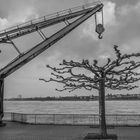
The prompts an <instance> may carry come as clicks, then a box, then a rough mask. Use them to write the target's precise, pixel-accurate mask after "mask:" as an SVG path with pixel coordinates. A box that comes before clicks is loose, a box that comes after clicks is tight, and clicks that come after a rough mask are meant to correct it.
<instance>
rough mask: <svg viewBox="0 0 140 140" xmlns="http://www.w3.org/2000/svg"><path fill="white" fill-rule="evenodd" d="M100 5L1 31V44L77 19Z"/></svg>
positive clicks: (79, 8) (65, 11) (86, 6)
mask: <svg viewBox="0 0 140 140" xmlns="http://www.w3.org/2000/svg"><path fill="white" fill-rule="evenodd" d="M98 4H99V2H98V3H91V4H89V5H83V6H78V7H74V8H71V9H67V10H63V11H60V12H57V13H54V14H51V15H46V16H44V17H41V18H38V19H34V20H30V21H28V22H26V23H23V24H20V25H16V26H14V27H11V28H8V29H5V30H2V31H0V43H8V41H9V40H12V39H15V38H18V37H21V36H24V35H26V34H30V33H32V32H35V31H37V30H38V29H43V28H46V27H49V26H52V25H54V24H58V23H60V22H63V21H66V20H70V19H73V18H76V17H78V16H81V15H83V14H86V13H88V12H91V11H92V10H93V8H94V7H95V6H97V5H98Z"/></svg>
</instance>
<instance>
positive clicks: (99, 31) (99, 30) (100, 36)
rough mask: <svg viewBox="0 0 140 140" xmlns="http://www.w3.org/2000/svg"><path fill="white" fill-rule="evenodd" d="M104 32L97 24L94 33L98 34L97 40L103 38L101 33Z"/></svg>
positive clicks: (102, 27) (100, 25) (101, 25)
mask: <svg viewBox="0 0 140 140" xmlns="http://www.w3.org/2000/svg"><path fill="white" fill-rule="evenodd" d="M104 31H105V29H104V26H103V24H98V25H96V32H97V33H98V34H99V35H98V38H99V39H102V38H103V36H102V33H103V32H104Z"/></svg>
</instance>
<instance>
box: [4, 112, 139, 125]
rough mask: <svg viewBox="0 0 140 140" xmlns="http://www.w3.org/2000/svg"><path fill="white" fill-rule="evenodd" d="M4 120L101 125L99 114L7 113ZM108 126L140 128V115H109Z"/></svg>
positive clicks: (107, 118) (107, 116) (107, 117)
mask: <svg viewBox="0 0 140 140" xmlns="http://www.w3.org/2000/svg"><path fill="white" fill-rule="evenodd" d="M3 119H4V120H8V121H16V122H22V123H31V124H70V125H99V115H98V114H21V113H8V112H7V113H5V114H4V118H3ZM106 122H107V125H113V126H140V114H134V115H133V114H107V115H106Z"/></svg>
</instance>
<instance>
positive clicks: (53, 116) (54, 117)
mask: <svg viewBox="0 0 140 140" xmlns="http://www.w3.org/2000/svg"><path fill="white" fill-rule="evenodd" d="M53 124H55V114H53Z"/></svg>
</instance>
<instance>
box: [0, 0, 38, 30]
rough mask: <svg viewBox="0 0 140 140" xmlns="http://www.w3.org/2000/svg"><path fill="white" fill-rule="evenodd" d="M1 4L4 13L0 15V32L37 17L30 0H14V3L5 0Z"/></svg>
mask: <svg viewBox="0 0 140 140" xmlns="http://www.w3.org/2000/svg"><path fill="white" fill-rule="evenodd" d="M1 3H2V6H3V7H5V9H4V8H2V9H3V11H4V12H3V14H2V15H1V14H0V30H2V29H5V28H7V27H10V26H13V25H16V24H19V23H23V22H25V21H27V20H29V19H32V18H37V17H38V14H37V13H36V10H35V8H34V2H33V1H32V0H29V1H28V2H27V0H23V1H17V0H15V1H14V3H13V2H11V1H10V2H9V1H8V0H6V1H2V2H1ZM2 6H0V7H2Z"/></svg>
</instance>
